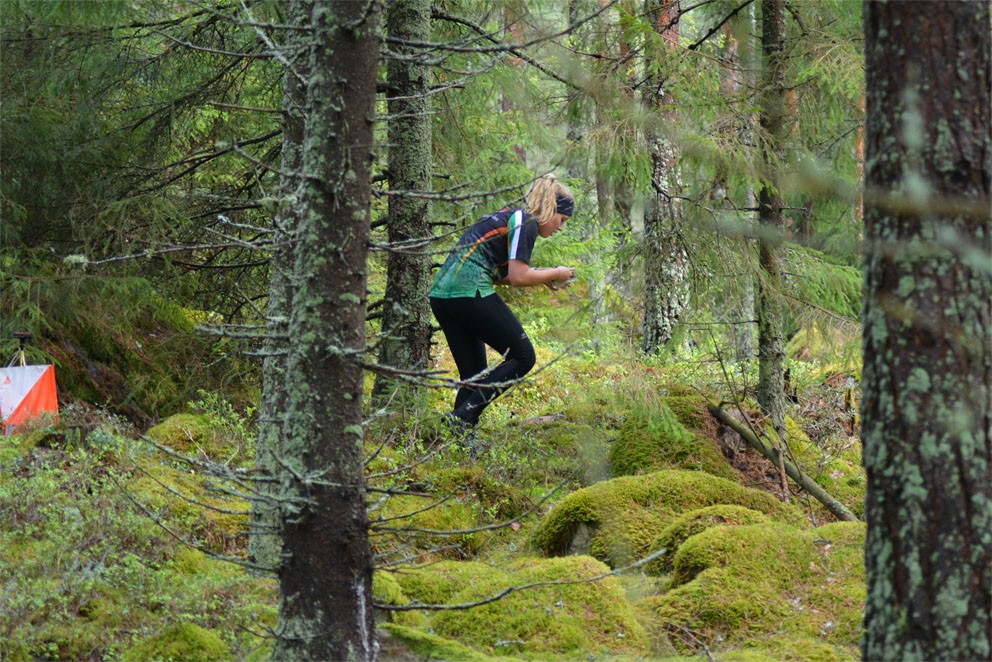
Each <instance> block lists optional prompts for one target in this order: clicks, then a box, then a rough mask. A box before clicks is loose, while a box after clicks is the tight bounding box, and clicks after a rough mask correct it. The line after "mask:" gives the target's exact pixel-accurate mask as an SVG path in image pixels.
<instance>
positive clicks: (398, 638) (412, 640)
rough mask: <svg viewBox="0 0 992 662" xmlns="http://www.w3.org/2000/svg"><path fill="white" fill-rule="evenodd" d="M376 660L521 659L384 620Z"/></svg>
mask: <svg viewBox="0 0 992 662" xmlns="http://www.w3.org/2000/svg"><path fill="white" fill-rule="evenodd" d="M378 638H379V645H380V646H381V648H380V649H379V659H382V660H392V661H397V660H399V661H407V660H409V661H418V662H419V661H420V660H444V661H445V662H497V661H500V660H505V661H506V662H510V661H511V660H515V659H520V658H510V657H493V656H490V655H485V654H483V653H479V652H478V651H475V650H472V649H471V648H469V647H468V646H466V645H464V644H461V643H458V642H457V641H453V640H451V639H445V638H444V637H439V636H438V635H436V634H431V633H430V632H426V631H424V630H421V629H418V628H412V627H407V626H404V625H399V624H398V623H383V624H382V626H381V629H380V632H379V637H378Z"/></svg>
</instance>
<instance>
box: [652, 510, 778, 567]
mask: <svg viewBox="0 0 992 662" xmlns="http://www.w3.org/2000/svg"><path fill="white" fill-rule="evenodd" d="M767 521H769V520H768V517H767V516H766V515H765V514H764V513H759V512H758V511H757V510H752V509H750V508H745V507H744V506H732V505H727V504H720V505H718V506H707V507H706V508H700V509H698V510H690V511H689V512H687V513H683V514H681V515H679V516H678V517H676V518H675V519H674V520H672V523H671V524H669V525H668V526H666V527H665V528H664V529H663V530H662V531H661V533H659V534H658V537H657V538H655V539H654V540H653V541H652V542H651V549H653V550H656V551H660V550H667V551H666V553H665V554H664V555H663V556H661V557H659V558H658V559H656V560H654V561H651V562H650V563H647V564H645V566H644V571H645V572H647V573H651V574H659V573H661V572H666V571H668V570H670V569H671V566H672V559H674V558H675V552H677V551H678V549H679V547H681V546H682V543H684V542H685V541H686V540H688V539H689V538H691V537H692V536H694V535H696V534H697V533H702V532H703V531H705V530H706V529H709V528H711V527H714V526H720V525H730V526H743V525H748V524H763V523H765V522H767Z"/></svg>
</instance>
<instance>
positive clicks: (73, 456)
mask: <svg viewBox="0 0 992 662" xmlns="http://www.w3.org/2000/svg"><path fill="white" fill-rule="evenodd" d="M61 426H62V427H60V428H59V430H64V432H63V434H61V435H56V436H54V437H50V438H49V441H47V442H46V443H45V444H44V445H39V446H36V447H34V448H31V449H27V450H25V449H23V448H19V441H20V439H19V438H18V437H17V436H15V437H13V438H4V439H2V440H0V448H3V449H5V450H6V449H8V448H19V450H18V451H17V452H16V453H7V452H5V453H3V454H0V458H2V459H0V462H2V465H0V610H2V612H3V614H4V618H3V619H0V656H2V657H3V658H4V659H10V660H27V659H39V658H53V659H86V658H89V657H92V656H96V657H100V658H106V657H118V656H121V655H124V656H125V657H126V656H129V655H130V656H133V657H135V658H136V659H152V658H153V657H156V658H159V659H169V658H175V657H176V656H179V657H183V658H184V659H187V658H189V657H190V656H193V657H197V656H201V657H203V656H205V657H208V658H211V659H215V658H216V657H218V656H221V657H227V656H238V657H240V656H242V655H245V654H246V653H247V652H248V651H249V650H251V649H252V648H253V647H254V646H256V645H258V643H259V641H260V640H259V639H258V638H257V637H256V636H254V635H252V634H250V632H249V631H250V630H252V627H254V626H251V625H249V624H251V623H254V622H255V621H256V620H261V621H262V622H267V623H269V624H270V625H271V624H273V623H274V617H275V596H274V595H273V594H272V584H271V582H268V581H263V580H259V579H254V578H250V577H249V576H248V575H247V574H246V573H245V572H244V571H242V570H240V569H239V568H238V567H237V566H233V565H230V564H227V563H223V562H220V561H217V560H214V559H211V558H208V557H207V556H205V555H204V554H202V553H201V552H199V551H195V550H190V549H187V548H184V547H182V546H180V545H178V544H177V542H176V540H175V539H174V538H173V537H172V535H170V533H167V532H166V530H165V529H163V528H161V527H160V526H159V525H158V524H157V523H156V522H155V521H153V520H152V519H150V518H149V516H148V513H149V512H154V500H155V498H156V497H155V495H154V494H151V493H148V492H145V491H142V487H141V485H142V481H141V479H140V478H138V476H141V475H142V471H141V470H139V469H138V467H139V466H143V467H144V469H145V470H148V469H149V468H150V467H151V466H152V465H149V464H147V463H148V462H149V461H150V456H148V455H146V454H145V453H143V452H142V451H141V446H140V445H138V444H135V443H134V442H133V440H131V439H128V438H126V437H124V436H121V435H120V429H121V428H119V426H118V425H117V424H116V423H114V421H113V419H105V422H104V423H103V424H101V425H98V426H96V427H91V426H90V423H89V422H88V419H83V418H79V419H76V418H74V412H73V411H72V410H71V409H70V410H69V411H64V412H63V421H62V423H61ZM86 429H89V432H87V433H85V435H84V434H80V433H81V432H82V431H83V430H86ZM71 431H75V432H76V434H75V435H70V434H69V433H70V432H71ZM187 475H188V474H187ZM156 489H161V488H160V487H157V488H156ZM139 504H140V505H139ZM202 517H203V513H202V512H198V513H197V517H196V519H195V520H193V519H192V518H191V519H190V520H189V521H187V522H185V523H184V522H183V521H182V520H181V519H179V518H169V519H168V520H167V526H168V527H169V528H170V530H171V531H172V532H173V533H176V534H178V535H182V536H185V537H187V538H189V539H193V538H194V537H195V530H194V529H192V528H189V527H190V526H199V527H201V528H202V526H203V525H202V524H201V523H200V520H201V519H202ZM164 632H171V633H174V634H175V635H176V636H171V635H170V636H164V637H158V638H156V635H155V633H160V634H161V633H164ZM145 636H150V637H151V639H150V640H148V641H146V642H144V643H142V644H138V649H137V651H134V650H132V651H131V653H128V652H127V651H128V650H129V649H131V647H132V645H134V644H135V643H136V640H137V639H140V638H143V637H145ZM155 641H157V642H158V643H153V642H155ZM179 641H185V642H186V643H187V644H188V645H189V646H191V648H188V649H184V651H185V652H181V651H178V650H172V649H171V648H169V646H170V645H172V644H171V643H170V642H179ZM200 647H202V648H200Z"/></svg>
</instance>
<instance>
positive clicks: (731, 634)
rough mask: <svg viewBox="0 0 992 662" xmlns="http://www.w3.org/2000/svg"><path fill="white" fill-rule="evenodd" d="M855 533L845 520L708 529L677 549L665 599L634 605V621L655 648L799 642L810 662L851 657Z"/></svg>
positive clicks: (858, 565)
mask: <svg viewBox="0 0 992 662" xmlns="http://www.w3.org/2000/svg"><path fill="white" fill-rule="evenodd" d="M864 532H865V528H864V525H863V524H860V523H848V522H844V523H836V524H830V525H826V526H822V527H819V528H817V529H811V530H801V529H798V528H796V527H793V526H789V525H787V524H783V523H779V522H768V523H765V524H755V525H749V526H725V525H723V526H716V527H712V528H709V529H707V530H705V531H703V532H701V533H699V534H697V535H694V536H692V537H690V538H689V539H687V540H686V541H685V542H684V543H683V544H682V545H681V547H679V550H678V552H676V554H675V559H674V562H673V570H672V574H671V575H669V577H668V581H667V583H666V586H665V591H664V592H663V593H662V594H661V595H658V596H654V597H649V598H646V599H644V600H641V601H640V602H638V603H637V605H636V608H637V610H638V613H639V614H640V615H641V622H642V623H644V624H645V627H646V628H647V630H648V632H649V634H650V636H651V637H652V638H653V639H654V640H655V641H656V642H658V641H664V642H665V643H667V644H671V643H673V642H675V643H677V644H678V645H680V646H681V648H682V649H683V650H684V651H685V652H690V651H695V650H699V649H700V647H702V646H707V647H710V649H711V650H712V649H720V648H739V647H741V646H742V645H743V644H744V642H748V643H749V645H757V646H759V647H760V648H764V647H765V646H766V645H767V646H768V647H769V649H770V650H771V649H774V648H775V647H776V646H778V647H781V646H782V642H783V641H787V640H796V641H803V640H808V641H811V642H818V643H819V649H818V650H820V653H819V654H818V657H817V659H850V658H853V657H856V655H857V647H858V641H859V638H860V635H861V631H860V628H861V618H862V613H863V604H864V598H865V586H864V569H863V552H862V549H863V545H864ZM678 633H683V634H684V635H686V636H681V635H679V634H678ZM689 634H691V636H688V635H689ZM758 642H763V643H758ZM794 650H795V651H799V650H801V646H800V647H797V648H795V649H794ZM810 650H814V649H813V648H812V647H811V648H810ZM778 652H779V653H780V654H785V651H784V650H781V649H780V648H779V649H778ZM832 656H833V657H832ZM780 659H790V658H789V657H788V656H787V657H785V658H780ZM796 659H798V658H796ZM803 659H806V658H803Z"/></svg>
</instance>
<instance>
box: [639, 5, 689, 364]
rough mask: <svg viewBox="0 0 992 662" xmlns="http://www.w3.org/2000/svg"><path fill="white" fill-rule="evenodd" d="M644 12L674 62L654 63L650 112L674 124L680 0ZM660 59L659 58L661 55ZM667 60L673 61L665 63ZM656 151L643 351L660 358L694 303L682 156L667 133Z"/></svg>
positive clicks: (657, 139)
mask: <svg viewBox="0 0 992 662" xmlns="http://www.w3.org/2000/svg"><path fill="white" fill-rule="evenodd" d="M644 9H645V12H646V13H648V15H653V16H654V23H655V31H656V32H657V33H658V34H659V35H661V37H662V40H663V42H664V43H665V45H666V46H667V48H665V52H666V55H672V57H671V61H669V62H661V61H659V62H656V63H654V64H652V63H649V65H648V66H649V69H652V70H654V71H657V74H656V76H657V80H656V83H655V85H654V86H653V90H652V92H651V93H650V98H649V99H648V100H647V101H648V104H649V105H650V106H651V108H652V109H653V110H654V111H655V112H657V113H658V114H659V116H661V117H664V118H665V119H666V121H665V122H664V124H666V125H671V124H672V122H671V119H672V118H673V116H674V110H673V107H674V103H675V100H674V98H673V97H672V94H671V92H670V89H671V85H672V82H673V73H672V72H673V69H674V67H673V66H672V61H674V60H675V53H676V49H677V48H678V40H679V23H678V18H679V2H678V0H661V1H660V2H659V1H658V0H647V3H646V4H645V8H644ZM655 57H657V58H658V59H659V60H661V59H662V57H661V55H660V54H656V55H655ZM664 59H665V60H668V59H669V58H664ZM648 141H649V144H650V149H651V187H652V196H651V198H650V199H649V200H648V204H647V206H646V209H645V214H644V284H645V288H644V321H643V324H642V332H643V336H642V339H641V350H642V351H643V352H644V353H646V354H657V353H658V352H660V351H661V350H662V349H663V348H664V347H665V346H666V345H667V344H668V343H669V341H671V339H672V336H673V335H674V333H675V327H676V325H677V324H678V322H679V320H680V319H681V318H682V315H683V314H684V313H685V310H686V307H687V306H688V303H689V288H688V281H689V255H688V253H687V251H686V250H685V240H684V237H683V235H682V204H681V202H680V201H679V197H680V195H681V188H682V182H681V177H680V175H679V171H678V151H677V149H676V147H675V144H674V143H673V142H672V141H671V140H670V139H669V138H668V137H667V136H666V135H665V134H664V132H663V131H659V130H655V131H652V133H651V135H649V136H648Z"/></svg>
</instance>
